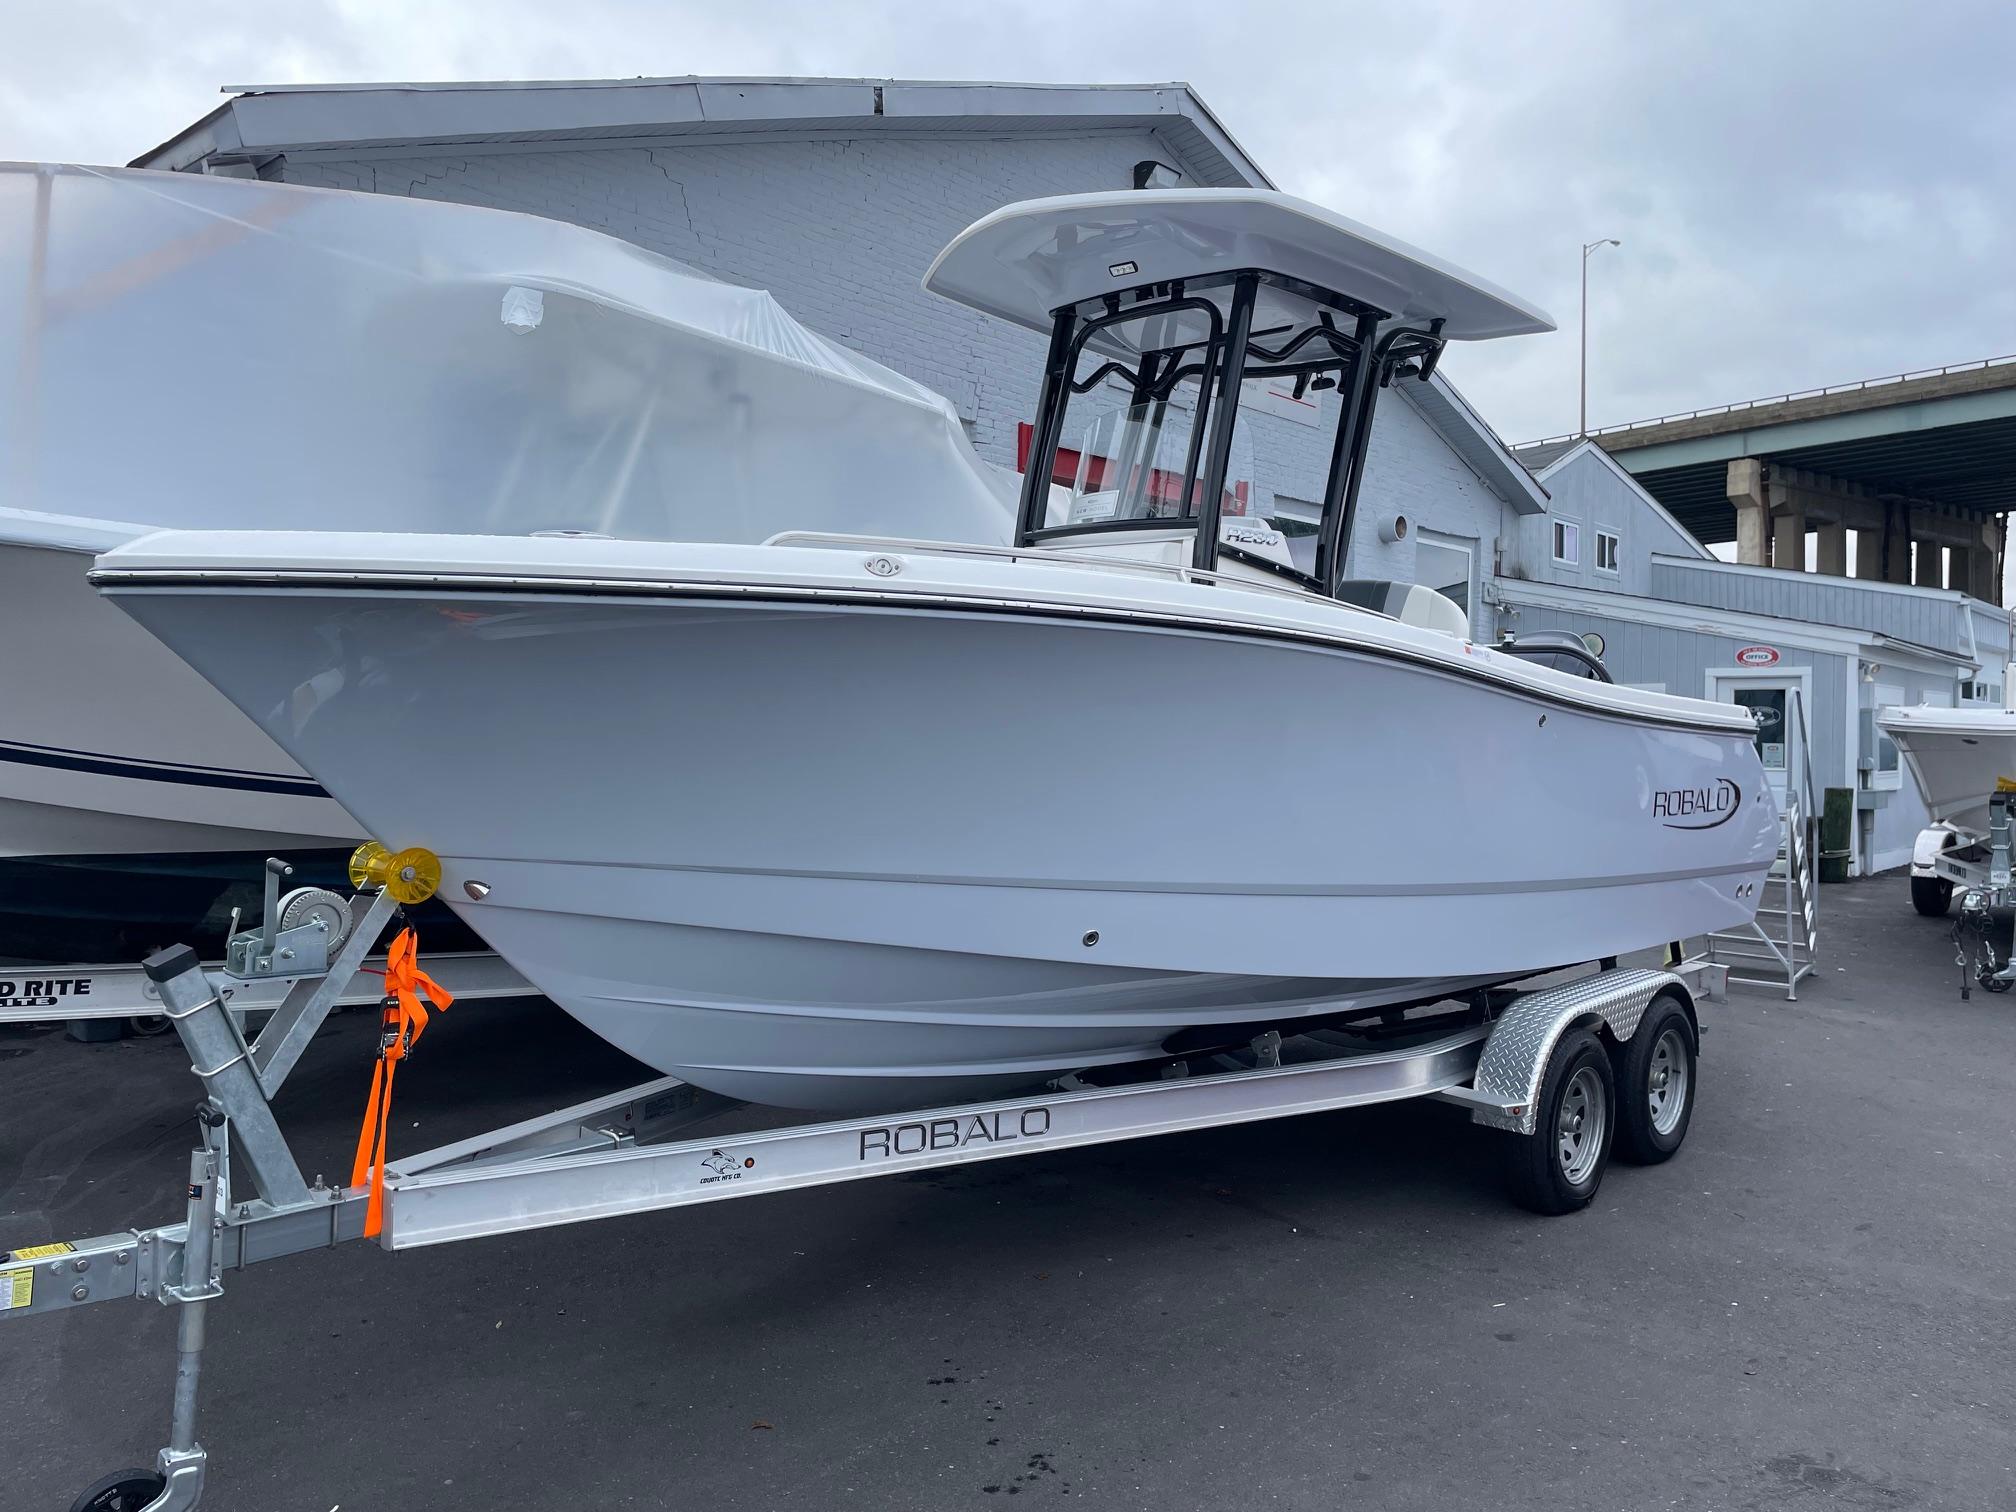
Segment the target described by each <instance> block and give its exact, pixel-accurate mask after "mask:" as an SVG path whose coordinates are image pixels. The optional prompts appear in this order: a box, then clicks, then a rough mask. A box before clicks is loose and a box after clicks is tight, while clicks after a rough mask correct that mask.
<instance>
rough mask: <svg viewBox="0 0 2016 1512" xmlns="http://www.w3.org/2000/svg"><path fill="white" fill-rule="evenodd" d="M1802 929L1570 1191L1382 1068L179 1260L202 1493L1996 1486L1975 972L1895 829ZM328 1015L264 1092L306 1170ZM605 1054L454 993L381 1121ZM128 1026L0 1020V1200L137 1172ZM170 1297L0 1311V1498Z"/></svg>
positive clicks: (1991, 1268) (330, 1147) (1054, 1493)
mask: <svg viewBox="0 0 2016 1512" xmlns="http://www.w3.org/2000/svg"><path fill="white" fill-rule="evenodd" d="M1820 903H1821V908H1822V916H1821V930H1822V944H1821V958H1820V970H1819V974H1818V977H1817V979H1815V980H1812V981H1809V983H1808V984H1807V986H1806V987H1805V989H1804V990H1802V994H1801V998H1800V1000H1799V1001H1798V1002H1796V1003H1788V1002H1786V1001H1784V1000H1783V998H1782V996H1778V997H1774V996H1772V995H1770V994H1769V993H1767V992H1763V991H1760V990H1757V989H1737V990H1735V991H1734V992H1732V994H1731V997H1730V1000H1729V1001H1728V1002H1726V1003H1721V1004H1711V1005H1709V1006H1708V1007H1707V1009H1706V1010H1705V1014H1704V1018H1705V1023H1706V1027H1707V1039H1706V1043H1705V1046H1704V1050H1703V1057H1702V1064H1701V1078H1702V1079H1701V1085H1700V1103H1699V1107H1698V1110H1697V1113H1696V1116H1695V1119H1694V1124H1693V1130H1692V1134H1691V1136H1690V1138H1689V1140H1688V1143H1687V1145H1686V1147H1685V1149H1683V1150H1682V1151H1681V1153H1680V1155H1679V1156H1678V1157H1677V1158H1676V1159H1675V1160H1674V1161H1673V1162H1671V1163H1670V1164H1668V1165H1665V1166H1662V1167H1657V1168H1651V1169H1632V1168H1627V1167H1613V1168H1612V1170H1611V1173H1610V1176H1609V1178H1608V1180H1607V1181H1606V1182H1605V1185H1604V1187H1603V1190H1602V1192H1601V1193H1600V1195H1599V1197H1598V1199H1597V1201H1596V1203H1595V1205H1594V1206H1593V1207H1592V1208H1591V1209H1590V1210H1588V1211H1586V1212H1583V1213H1580V1214H1577V1215H1574V1216H1571V1217H1568V1218H1555V1219H1541V1218H1535V1217H1532V1216H1530V1215H1528V1214H1526V1213H1523V1212H1520V1211H1518V1210H1516V1209H1514V1208H1512V1207H1511V1206H1509V1204H1508V1203H1507V1202H1506V1200H1505V1198H1504V1196H1503V1193H1502V1191H1501V1188H1500V1182H1499V1176H1498V1172H1497V1167H1496V1162H1495V1155H1494V1150H1493V1148H1492V1146H1491V1144H1490V1142H1489V1140H1488V1139H1487V1137H1485V1136H1484V1135H1483V1134H1482V1132H1481V1131H1478V1130H1474V1129H1472V1128H1471V1127H1469V1125H1468V1124H1467V1122H1466V1119H1465V1117H1464V1115H1463V1113H1462V1112H1461V1111H1460V1110H1458V1109H1456V1108H1453V1107H1449V1106H1446V1105H1441V1104H1434V1105H1429V1104H1406V1105H1399V1106H1392V1107H1387V1108H1381V1109H1373V1110H1366V1111H1355V1112H1348V1113H1338V1114H1330V1115H1318V1116H1314V1117H1306V1118H1300V1119H1289V1120H1283V1121H1279V1122H1274V1123H1268V1124H1260V1125H1252V1126H1247V1127H1243V1128H1236V1129H1223V1130H1213V1131H1207V1132H1202V1133H1196V1134H1187V1135H1180V1136H1171V1137H1165V1138H1161V1139H1156V1140H1148V1141H1142V1142H1138V1143H1134V1144H1131V1145H1120V1146H1111V1147H1107V1148H1103V1149H1092V1150H1084V1151H1075V1152H1072V1151H1067V1152H1058V1153H1052V1154H1046V1155H1037V1156H1030V1157H1023V1158H1018V1159H1015V1160H1010V1161H1003V1162H998V1163H994V1164H988V1165H981V1166H977V1167H970V1168H966V1169H962V1170H958V1171H952V1172H944V1173H933V1174H925V1175H918V1176H912V1177H907V1178H891V1179H882V1180H874V1181H865V1182H856V1183H851V1184H848V1185H843V1186H837V1187H829V1188H823V1189H818V1190H813V1191H806V1192H799V1193H790V1194H783V1195H776V1196H767V1197H762V1198H758V1199H755V1200H752V1201H746V1202H729V1203H722V1204H719V1205H716V1206H711V1207H702V1208H696V1209H689V1210H685V1211H677V1212H669V1213H661V1214H654V1215H647V1216H643V1217H635V1218H625V1219H619V1220H614V1221H608V1222H603V1223H597V1224H588V1225H583V1226H577V1227H573V1228H568V1229H558V1230H548V1231H544V1232H539V1233H532V1234H522V1235H515V1236H511V1237H507V1238H501V1239H492V1240H486V1241H481V1242H476V1243H469V1244H460V1245H450V1246H446V1247H443V1248H439V1249H430V1250H421V1251H412V1252H403V1253H400V1254H396V1255H392V1254H387V1253H385V1252H382V1251H380V1250H378V1249H376V1248H374V1247H371V1246H367V1245H349V1246H345V1247H343V1248H342V1249H338V1250H333V1251H327V1252H318V1253H314V1254H309V1255H304V1256H299V1257H296V1258H293V1259H289V1260H285V1261H281V1262H277V1263H274V1264H270V1265H263V1266H258V1267H254V1268H253V1269H251V1270H247V1271H243V1272H237V1273H233V1274H231V1275H230V1276H228V1277H227V1279H226V1288H227V1290H226V1295H225V1297H224V1298H223V1299H222V1301H220V1302H219V1303H217V1304H215V1305H214V1306H213V1308H212V1309H211V1342H210V1347H209V1350H208V1354H207V1358H206V1367H205V1368H206V1376H205V1379H204V1383H203V1406H202V1423H201V1437H202V1440H203V1442H204V1444H205V1446H206V1447H207V1448H208V1449H209V1451H210V1454H211V1457H212V1465H211V1479H210V1486H211V1493H210V1498H209V1500H208V1501H207V1502H206V1505H207V1506H211V1507H215V1508H218V1509H224V1512H235V1509H254V1512H292V1509H297V1508H298V1509H303V1512H331V1509H340V1512H375V1509H387V1512H409V1509H410V1512H419V1509H426V1512H459V1509H469V1512H476V1509H481V1512H493V1509H496V1508H502V1507H510V1508H514V1509H526V1512H540V1509H554V1512H561V1509H565V1512H579V1509H581V1508H588V1507H593V1508H598V1509H599V1508H624V1507H636V1508H654V1509H657V1508H666V1509H674V1508H694V1509H707V1512H715V1509H721V1512H727V1509H759V1512H771V1509H782V1508H822V1509H823V1508H834V1507H862V1508H874V1509H878V1512H880V1509H889V1512H907V1509H915V1512H946V1509H968V1508H972V1509H988V1508H1001V1507H1003V1506H1026V1505H1028V1504H1029V1503H1030V1502H1031V1501H1043V1502H1046V1503H1049V1504H1060V1503H1061V1504H1063V1505H1085V1506H1090V1507H1094V1508H1102V1509H1104V1508H1111V1509H1125V1512H1132V1509H1143V1512H1146V1509H1156V1512H1171V1509H1192V1508H1197V1509H1206V1508H1208V1509H1219V1508H1240V1509H1246V1508H1309V1509H1318V1508H1320V1509H1323V1512H1337V1509H1349V1508H1365V1509H1378V1512H1404V1509H1423V1512H1426V1509H1431V1508H1432V1509H1435V1512H1448V1509H1451V1508H1471V1507H1476V1508H1491V1509H1494V1512H1497V1509H1507V1508H1510V1509H1529V1508H1531V1509H1538V1508H1548V1509H1559V1512H1576V1509H1632V1512H1636V1509H1644V1508H1667V1507H1675V1508H1689V1509H1713V1512H1722V1509H1774V1512H1775V1509H1781V1508H1782V1509H1787V1512H1809V1509H1810V1512H1820V1509H1837V1508H1847V1509H1864V1508H1882V1509H1890V1508H1914V1507H1924V1508H1938V1509H1958V1512H1965V1509H1976V1508H1978V1509H1983V1512H1988V1509H1995V1512H2000V1509H2005V1508H2008V1507H2009V1506H2011V1505H2012V1503H2016V1414H2012V1412H2011V1409H2010V1404H2011V1402H2012V1401H2016V1347H2012V1338H2016V1179H2012V1178H2016V1153H2012V1152H2016V995H2012V996H2010V997H1991V996H1986V995H1983V994H1980V993H1978V992H1977V993H1976V994H1975V996H1974V997H1973V999H1972V1000H1971V1001H1968V1002H1962V1001H1960V999H1959V996H1958V993H1957V990H1956V976H1955V972H1954V969H1953V967H1952V965H1951V962H1952V952H1951V949H1950V947H1949V946H1948V944H1947V941H1946V928H1945V925H1944V923H1943V922H1941V921H1932V920H1926V919H1922V918H1919V917H1918V916H1916V915H1915V914H1913V913H1912V912H1911V909H1910V906H1909V903H1908V900H1907V898H1906V895H1905V886H1904V883H1903V881H1902V880H1901V878H1899V877H1896V876H1894V875H1893V876H1888V877H1879V878H1876V879H1873V880H1870V881H1866V882H1861V883H1855V884H1851V885H1848V886H1845V887H1831V888H1827V889H1824V890H1823V892H1822V893H1821V898H1820ZM374 1040H375V1023H374V1021H373V1016H372V1015H369V1014H351V1015H347V1016H345V1017H343V1018H342V1019H340V1020H339V1021H338V1022H336V1023H335V1024H334V1025H333V1026H332V1027H331V1028H330V1029H329V1030H328V1031H327V1032H325V1033H324V1035H323V1036H322V1037H321V1038H320V1039H319V1040H318V1041H317V1042H316V1043H315V1045H314V1046H313V1047H312V1049H311V1050H310V1052H309V1054H308V1056H307V1057H306V1059H305V1060H304V1061H303V1063H302V1066H301V1068H300V1070H299V1071H297V1073H296V1074H295V1078H294V1080H293V1081H292V1082H290V1084H289V1086H288V1088H287V1089H286V1091H285V1092H284V1093H283V1095H282V1098H281V1101H280V1112H281V1116H282V1120H283V1122H284V1123H285V1124H286V1126H287V1127H288V1129H289V1131H290V1134H291V1135H292V1136H293V1138H294V1139H295V1141H296V1144H297V1147H298V1148H300V1149H301V1150H303V1151H306V1152H308V1158H307V1159H306V1161H305V1162H304V1163H305V1164H307V1165H309V1166H310V1167H311V1168H313V1167H317V1166H319V1168H320V1169H321V1170H323V1171H326V1172H327V1173H329V1174H330V1175H331V1176H332V1178H333V1177H338V1176H341V1175H344V1174H347V1167H348V1163H349V1158H350V1147H351V1144H352V1142H353V1141H354V1139H355V1132H356V1127H357V1122H358V1119H359V1117H360V1116H361V1114H362V1112H363V1107H364V1101H365V1093H366V1089H367V1087H368V1084H369V1079H370V1070H369V1056H370V1054H371V1050H372V1046H373V1043H374ZM643 1074H644V1073H643V1072H642V1071H641V1070H640V1069H639V1068H637V1067H635V1066H634V1065H633V1064H631V1063H630V1062H628V1061H626V1060H625V1059H624V1057H622V1056H621V1055H619V1054H618V1053H616V1052H615V1051H613V1050H611V1049H609V1048H608V1047H606V1046H605V1045H603V1044H601V1043H600V1042H599V1041H597V1040H595V1039H593V1038H592V1037H591V1036H589V1035H588V1034H586V1033H585V1032H584V1031H582V1030H580V1029H578V1028H576V1027H575V1026H574V1025H573V1024H572V1022H571V1021H570V1020H568V1019H567V1018H565V1017H564V1016H563V1015H561V1014H560V1013H559V1012H558V1011H557V1010H555V1009H553V1008H551V1007H550V1006H548V1005H546V1004H544V1003H540V1002H519V1003H508V1004H485V1003H471V1004H467V1005H464V1006H463V1007H461V1008H458V1009H455V1010H451V1012H450V1013H449V1014H447V1015H446V1016H445V1017H444V1018H442V1019H441V1020H439V1021H438V1023H437V1025H436V1027H434V1028H433V1029H430V1031H429V1033H428V1037H427V1039H426V1041H425V1043H424V1045H423V1046H422V1048H421V1052H420V1054H419V1055H418V1056H417V1057H416V1058H415V1060H414V1061H413V1063H412V1064H411V1065H410V1066H409V1067H408V1068H407V1069H405V1070H404V1071H402V1073H401V1074H400V1077H399V1085H398V1098H397V1105H396V1108H395V1144H394V1148H395V1150H397V1149H398V1148H402V1147H403V1148H406V1149H414V1148H418V1147H421V1146H424V1145H433V1144H437V1143H441V1142H445V1141H446V1140H448V1139H450V1138H454V1137H459V1136H460V1135H462V1134H465V1133H472V1132H476V1131H478V1130H480V1129H484V1128H489V1127H494V1126H496V1125H497V1124H500V1123H503V1122H506V1121H509V1120H511V1119H514V1118H518V1117H524V1116H528V1115H529V1114H532V1113H535V1112H538V1111H541V1110H543V1109H544V1108H546V1107H550V1106H557V1105H559V1104H561V1103H564V1102H568V1101H574V1100H579V1099H582V1098H585V1097H588V1096H591V1095H593V1094H595V1093H596V1092H599V1091H603V1090H608V1089H613V1088H616V1087H619V1086H622V1085H625V1084H627V1083H628V1082H629V1081H631V1080H635V1079H641V1077H642V1075H643ZM195 1090H196V1089H195V1083H194V1080H193V1078H192V1077H191V1076H190V1075H189V1072H188V1068H187V1061H186V1059H185V1058H184V1057H183V1055H182V1052H181V1050H180V1048H179V1046H178V1045H177V1044H176V1043H175V1041H174V1039H173V1037H172V1036H166V1037H163V1038H158V1039H133V1040H126V1041H122V1042H120V1043H116V1044H109V1045H89V1044H80V1043H77V1042H75V1041H73V1040H71V1039H69V1038H68V1037H67V1036H66V1035H65V1034H64V1033H63V1032H62V1031H61V1030H59V1029H22V1028H5V1027H0V1247H6V1246H13V1245H23V1244H31V1243H35V1242H38V1241H41V1240H45V1239H50V1238H61V1237H66V1236H67V1237H76V1236H80V1235H88V1234H94V1233H101V1232H108V1231H113V1230H116V1229H120V1228H123V1227H126V1226H127V1225H129V1224H132V1223H135V1222H140V1223H150V1222H161V1221H169V1220H171V1219H172V1218H173V1217H174V1216H175V1213H176V1188H177V1183H178V1181H179V1180H180V1179H181V1174H182V1171H183V1169H184V1168H185V1165H186V1159H187V1156H186V1151H187V1149H188V1146H189V1143H190V1135H191V1132H192V1127H193V1125H192V1122H191V1118H190V1110H191V1108H192V1107H193V1104H194V1100H195ZM173 1368H174V1319H173V1317H172V1316H171V1315H170V1314H169V1313H168V1312H167V1311H166V1310H165V1309H162V1308H159V1307H157V1306H155V1305H153V1304H151V1303H139V1302H121V1303H114V1304H110V1305H107V1306H102V1307H87V1308H81V1309H77V1310H74V1311H71V1312H66V1313H62V1314H56V1315H51V1316H44V1317H34V1318H17V1319H14V1320H10V1321H4V1322H0V1508H6V1509H9V1512H12V1509H21V1512H40V1509H45V1508H47V1509H52V1512H60V1509H62V1508H65V1507H67V1506H68V1505H69V1503H70V1499H71V1497H72V1496H73V1495H74V1494H75V1493H76V1492H77V1491H78V1490H79V1489H80V1488H81V1487H82V1486H83V1485H85V1484H86V1483H88V1482H89V1481H91V1480H92V1479H93V1478H95V1477H96V1476H98V1475H99V1474H101V1473H103V1472H104V1471H107V1470H111V1469H115V1468H119V1467H120V1466H122V1465H128V1464H146V1463H149V1462H150V1461H151V1459H152V1456H153V1451H154V1449H155V1448H156V1447H157V1446H158V1445H159V1443H160V1442H161V1441H162V1437H163V1435H164V1432H165V1429H166V1421H167V1408H168V1401H169V1389H170V1383H171V1380H172V1377H173Z"/></svg>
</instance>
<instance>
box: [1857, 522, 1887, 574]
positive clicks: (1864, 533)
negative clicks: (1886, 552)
mask: <svg viewBox="0 0 2016 1512" xmlns="http://www.w3.org/2000/svg"><path fill="white" fill-rule="evenodd" d="M1855 576H1857V577H1858V578H1864V579H1866V580H1868V581H1869V582H1872V583H1880V582H1882V581H1883V532H1882V531H1880V530H1865V529H1862V528H1860V527H1857V529H1856V531H1855Z"/></svg>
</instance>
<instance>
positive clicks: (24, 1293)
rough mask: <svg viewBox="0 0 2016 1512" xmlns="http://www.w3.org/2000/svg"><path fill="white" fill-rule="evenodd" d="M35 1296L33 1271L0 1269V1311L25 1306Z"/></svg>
mask: <svg viewBox="0 0 2016 1512" xmlns="http://www.w3.org/2000/svg"><path fill="white" fill-rule="evenodd" d="M34 1297H35V1272H33V1271H32V1270H10V1271H0V1312H7V1311H9V1310H11V1309H13V1308H16V1307H26V1306H27V1305H28V1304H29V1303H30V1302H31V1301H33V1300H34Z"/></svg>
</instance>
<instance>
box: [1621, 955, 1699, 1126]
mask: <svg viewBox="0 0 2016 1512" xmlns="http://www.w3.org/2000/svg"><path fill="white" fill-rule="evenodd" d="M1698 1048H1699V1047H1698V1046H1697V1045H1696V1044H1695V1042H1694V1025H1693V1023H1692V1022H1691V1021H1690V1020H1689V1019H1688V1017H1687V1010H1686V1009H1685V1008H1684V1007H1683V1006H1681V1003H1680V1001H1679V999H1677V998H1675V997H1674V996H1673V995H1672V994H1671V993H1669V992H1662V993H1660V994H1659V996H1658V997H1655V998H1654V999H1652V1003H1651V1006H1650V1007H1648V1008H1647V1009H1646V1010H1645V1017H1644V1018H1643V1019H1641V1020H1640V1021H1639V1024H1638V1032H1637V1033H1636V1034H1634V1035H1632V1036H1631V1039H1630V1041H1629V1042H1628V1043H1627V1044H1626V1045H1625V1046H1624V1048H1623V1050H1622V1051H1621V1052H1620V1053H1619V1055H1618V1058H1617V1103H1618V1111H1617V1153H1618V1155H1619V1156H1620V1157H1622V1158H1623V1159H1625V1160H1628V1161H1631V1162H1632V1163H1633V1164H1636V1165H1657V1164H1659V1162H1660V1161H1662V1160H1671V1159H1672V1158H1673V1156H1674V1154H1675V1153H1676V1152H1677V1151H1678V1150H1679V1148H1680V1145H1681V1142H1682V1141H1684V1140H1685V1139H1686V1138H1687V1126H1688V1125H1689V1124H1690V1123H1692V1122H1693V1121H1694V1084H1695V1074H1694V1065H1695V1053H1696V1051H1697V1049H1698Z"/></svg>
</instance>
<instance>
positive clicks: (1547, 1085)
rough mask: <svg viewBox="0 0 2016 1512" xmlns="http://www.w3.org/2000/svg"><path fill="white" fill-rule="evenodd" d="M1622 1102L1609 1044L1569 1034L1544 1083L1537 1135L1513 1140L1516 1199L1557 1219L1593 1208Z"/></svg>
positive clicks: (1509, 1139) (1509, 1140)
mask: <svg viewBox="0 0 2016 1512" xmlns="http://www.w3.org/2000/svg"><path fill="white" fill-rule="evenodd" d="M1616 1105H1617V1097H1616V1077H1615V1076H1614V1074H1613V1073H1612V1072H1611V1069H1610V1057H1609V1055H1608V1054H1607V1053H1606V1052H1605V1051H1604V1049H1603V1042H1602V1041H1601V1040H1599V1039H1598V1038H1597V1037H1596V1035H1595V1034H1594V1033H1593V1032H1592V1031H1590V1030H1588V1029H1576V1030H1572V1031H1571V1032H1569V1033H1567V1034H1564V1035H1562V1036H1561V1039H1560V1041H1559V1043H1557V1044H1556V1045H1555V1046H1554V1053H1553V1055H1552V1056H1551V1057H1550V1058H1549V1059H1548V1062H1547V1074H1546V1075H1545V1076H1544V1077H1542V1078H1541V1081H1540V1101H1539V1103H1538V1105H1537V1107H1536V1117H1535V1121H1534V1126H1533V1132H1532V1133H1531V1134H1510V1135H1507V1136H1506V1138H1505V1179H1506V1183H1507V1185H1509V1186H1510V1188H1511V1191H1512V1200H1513V1201H1514V1202H1516V1203H1518V1204H1519V1205H1520V1206H1521V1207H1523V1208H1528V1209H1530V1210H1531V1211H1533V1212H1536V1213H1542V1214H1546V1215H1548V1216H1550V1217H1551V1216H1553V1215H1555V1214H1557V1213H1572V1212H1575V1211H1576V1210H1577V1209H1578V1208H1585V1207H1587V1206H1588V1205H1589V1200H1590V1198H1592V1197H1594V1196H1595V1195H1596V1188H1597V1187H1599V1186H1601V1185H1602V1183H1603V1170H1604V1167H1605V1166H1607V1165H1608V1164H1609V1162H1610V1140H1611V1136H1612V1134H1613V1133H1614V1132H1615V1129H1616V1122H1617V1121H1616V1118H1615V1116H1614V1114H1615V1109H1616Z"/></svg>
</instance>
